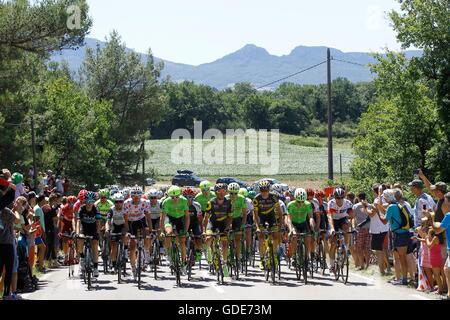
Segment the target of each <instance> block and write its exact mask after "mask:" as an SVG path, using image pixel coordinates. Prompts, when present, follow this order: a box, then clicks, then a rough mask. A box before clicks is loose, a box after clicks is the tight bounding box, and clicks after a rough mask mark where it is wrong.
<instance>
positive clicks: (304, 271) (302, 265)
mask: <svg viewBox="0 0 450 320" xmlns="http://www.w3.org/2000/svg"><path fill="white" fill-rule="evenodd" d="M297 252H299V258H300V259H299V260H300V261H299V269H300V271H299V272H300V273H301V275H302V277H303V282H304V283H305V284H307V283H308V258H307V257H306V248H305V243H304V242H303V239H302V238H300V239H299V244H298V249H297Z"/></svg>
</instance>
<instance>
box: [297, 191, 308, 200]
mask: <svg viewBox="0 0 450 320" xmlns="http://www.w3.org/2000/svg"><path fill="white" fill-rule="evenodd" d="M294 197H295V200H297V201H306V198H307V194H306V190H305V189H303V188H297V189H295V193H294Z"/></svg>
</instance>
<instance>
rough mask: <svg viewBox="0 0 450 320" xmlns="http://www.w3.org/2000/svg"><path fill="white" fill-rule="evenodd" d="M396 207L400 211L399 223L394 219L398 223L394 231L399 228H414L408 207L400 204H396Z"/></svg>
mask: <svg viewBox="0 0 450 320" xmlns="http://www.w3.org/2000/svg"><path fill="white" fill-rule="evenodd" d="M397 208H398V210H399V211H400V218H401V223H399V222H398V221H396V222H397V224H399V225H400V227H399V228H397V229H396V230H393V231H394V232H395V231H397V230H400V229H401V230H409V229H412V228H414V218H413V216H412V215H411V213H410V212H409V210H408V208H407V207H406V206H401V205H400V204H397Z"/></svg>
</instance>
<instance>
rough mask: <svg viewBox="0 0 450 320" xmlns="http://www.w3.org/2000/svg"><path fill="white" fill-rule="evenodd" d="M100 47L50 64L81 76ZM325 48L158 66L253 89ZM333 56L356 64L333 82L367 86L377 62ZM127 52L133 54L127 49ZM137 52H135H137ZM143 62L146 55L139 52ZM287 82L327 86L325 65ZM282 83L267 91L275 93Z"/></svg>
mask: <svg viewBox="0 0 450 320" xmlns="http://www.w3.org/2000/svg"><path fill="white" fill-rule="evenodd" d="M97 43H99V45H100V48H103V47H104V46H105V45H106V43H105V42H104V41H100V40H97V39H93V38H86V39H85V45H84V46H82V47H80V48H79V49H78V50H71V49H68V50H63V51H61V52H55V53H54V54H53V55H52V56H51V58H50V60H51V61H56V62H62V61H63V60H65V61H67V62H68V64H69V68H70V70H71V71H73V72H78V69H79V68H80V67H81V65H82V61H83V60H84V56H85V49H86V48H87V47H91V48H95V47H96V45H97ZM326 50H327V47H326V46H303V45H299V46H297V47H295V48H293V49H292V50H291V52H290V53H289V54H288V55H282V56H277V55H272V54H270V53H269V52H268V51H267V50H266V49H265V48H262V47H259V46H257V45H255V44H246V45H245V46H243V47H242V48H240V49H238V50H236V51H234V52H232V53H229V54H227V55H225V56H223V57H221V58H218V59H216V60H214V61H212V62H208V63H203V64H200V65H198V66H194V65H190V64H184V63H177V62H172V61H168V60H165V59H162V58H159V57H155V56H154V59H155V62H160V61H163V62H164V69H163V71H162V77H167V76H170V79H171V80H172V81H175V82H180V81H184V80H187V81H194V82H195V83H198V84H206V85H209V86H212V87H215V88H217V89H224V88H227V87H230V86H232V85H233V84H235V83H238V82H250V83H252V84H253V85H254V86H256V87H257V86H261V85H264V84H266V83H269V82H271V81H274V80H277V79H279V78H282V77H285V76H287V75H289V74H292V73H294V72H296V71H299V70H301V69H304V68H307V67H310V66H312V65H315V64H318V63H320V62H322V61H324V60H326ZM330 50H331V55H332V56H333V57H335V58H337V59H341V60H347V61H350V62H354V63H356V64H355V65H352V64H347V63H343V62H339V61H335V62H332V69H331V72H332V78H333V79H336V78H338V77H345V78H348V79H349V80H350V81H352V82H365V81H371V80H372V79H373V74H371V72H370V70H369V68H368V67H361V66H359V65H358V64H363V65H367V63H370V62H375V59H374V58H373V57H372V56H370V54H369V53H366V52H343V51H341V50H339V49H336V48H330ZM127 51H128V52H130V51H134V50H132V49H129V48H127ZM135 52H136V51H135ZM137 53H138V54H139V55H140V57H141V59H143V61H145V60H146V57H147V54H145V53H139V52H137ZM421 54H422V51H420V50H409V51H405V55H406V56H407V58H411V57H418V56H421ZM288 81H290V82H294V83H298V84H321V83H325V82H326V65H325V64H323V65H321V66H318V67H316V68H314V69H312V70H310V71H307V72H305V73H302V74H301V75H298V76H295V77H293V78H290V79H289V80H288ZM279 84H280V83H277V84H274V85H273V86H271V87H268V88H267V89H275V88H276V87H277V86H278V85H279Z"/></svg>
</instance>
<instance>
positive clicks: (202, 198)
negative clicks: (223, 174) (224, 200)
mask: <svg viewBox="0 0 450 320" xmlns="http://www.w3.org/2000/svg"><path fill="white" fill-rule="evenodd" d="M211 186H212V184H211V182H209V181H208V180H204V181H202V182H200V185H199V188H200V191H201V192H200V193H199V194H197V195H196V196H195V199H194V200H195V201H197V202H198V203H200V205H201V207H202V213H203V216H205V211H206V206H207V204H208V201H209V200H211V199H212V198H214V197H215V196H216V195H215V194H214V192H211ZM200 222H201V223H202V221H200Z"/></svg>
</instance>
